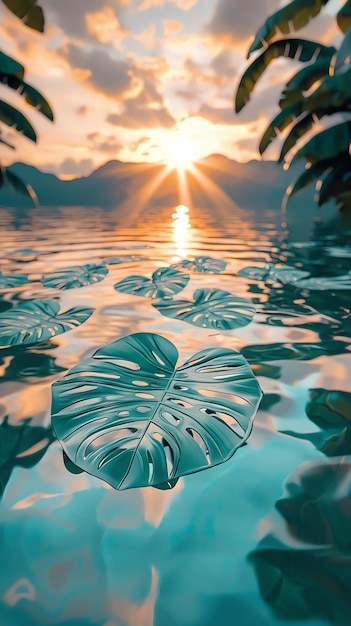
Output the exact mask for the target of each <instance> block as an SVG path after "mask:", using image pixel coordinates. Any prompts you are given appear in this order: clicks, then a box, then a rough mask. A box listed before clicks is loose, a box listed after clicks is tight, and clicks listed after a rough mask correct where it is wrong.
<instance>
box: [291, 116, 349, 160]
mask: <svg viewBox="0 0 351 626" xmlns="http://www.w3.org/2000/svg"><path fill="white" fill-rule="evenodd" d="M350 142H351V122H350V121H348V122H342V123H341V124H337V125H335V126H332V127H331V128H327V129H326V130H323V131H322V132H320V133H317V134H316V135H314V136H313V137H312V138H311V139H310V140H309V141H308V142H307V143H306V144H305V145H304V146H302V148H300V150H298V151H297V152H296V154H295V155H294V157H293V159H292V160H291V162H290V165H291V164H292V163H295V162H296V161H297V160H298V159H306V161H308V162H309V163H317V162H319V161H325V160H327V159H333V158H334V157H339V155H340V153H341V152H347V151H348V150H349V145H350Z"/></svg>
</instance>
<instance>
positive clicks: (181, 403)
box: [169, 398, 193, 409]
mask: <svg viewBox="0 0 351 626" xmlns="http://www.w3.org/2000/svg"><path fill="white" fill-rule="evenodd" d="M169 401H170V402H173V404H178V406H182V407H184V408H185V409H192V408H193V405H192V404H190V402H186V401H185V400H179V398H169Z"/></svg>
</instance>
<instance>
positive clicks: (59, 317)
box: [0, 300, 94, 346]
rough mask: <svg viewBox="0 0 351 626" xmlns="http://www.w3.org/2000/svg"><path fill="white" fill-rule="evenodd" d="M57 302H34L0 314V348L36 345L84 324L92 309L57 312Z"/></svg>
mask: <svg viewBox="0 0 351 626" xmlns="http://www.w3.org/2000/svg"><path fill="white" fill-rule="evenodd" d="M59 311H60V305H59V303H58V302H56V300H33V301H31V302H26V303H25V304H20V305H19V306H16V307H13V308H12V309H10V310H9V311H5V313H1V314H0V346H17V345H20V344H30V343H38V342H39V341H45V340H46V339H50V338H51V337H54V336H55V335H61V334H62V333H65V332H66V331H68V330H72V328H75V327H76V326H80V324H83V322H85V321H86V320H87V319H88V317H90V316H91V314H92V312H93V311H94V309H88V308H83V307H74V308H73V309H69V311H65V312H64V313H59Z"/></svg>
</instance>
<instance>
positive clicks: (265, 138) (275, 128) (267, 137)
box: [258, 101, 301, 154]
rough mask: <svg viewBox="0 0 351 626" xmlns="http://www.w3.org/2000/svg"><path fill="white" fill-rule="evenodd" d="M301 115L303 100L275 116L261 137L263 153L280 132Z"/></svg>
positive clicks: (260, 150) (260, 145)
mask: <svg viewBox="0 0 351 626" xmlns="http://www.w3.org/2000/svg"><path fill="white" fill-rule="evenodd" d="M299 115H301V101H299V102H295V103H294V104H291V105H290V106H288V107H285V108H284V109H283V110H282V111H280V112H279V113H278V115H276V116H275V118H274V119H273V120H272V121H271V122H270V123H269V126H268V127H267V128H266V130H265V132H264V133H263V135H262V137H261V141H260V144H259V147H258V149H259V152H260V154H263V153H264V152H265V151H266V150H267V148H268V146H269V145H270V144H271V143H272V141H273V140H274V139H276V137H278V134H279V133H281V132H282V131H283V130H284V129H285V128H286V127H287V126H290V124H292V122H293V121H294V120H296V118H297V117H299Z"/></svg>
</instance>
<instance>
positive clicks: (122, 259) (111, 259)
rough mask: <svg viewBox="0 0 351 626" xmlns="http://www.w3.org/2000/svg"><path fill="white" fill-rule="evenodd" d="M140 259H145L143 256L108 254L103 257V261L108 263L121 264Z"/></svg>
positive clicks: (139, 260) (135, 261)
mask: <svg viewBox="0 0 351 626" xmlns="http://www.w3.org/2000/svg"><path fill="white" fill-rule="evenodd" d="M141 261H147V258H146V257H145V256H136V255H131V256H109V257H107V258H106V259H104V263H107V264H108V265H122V264H123V263H137V262H141Z"/></svg>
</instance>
